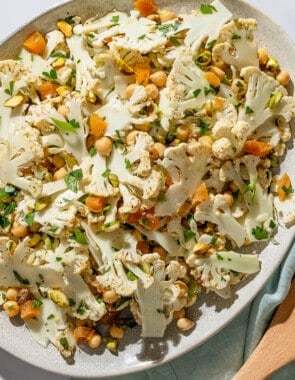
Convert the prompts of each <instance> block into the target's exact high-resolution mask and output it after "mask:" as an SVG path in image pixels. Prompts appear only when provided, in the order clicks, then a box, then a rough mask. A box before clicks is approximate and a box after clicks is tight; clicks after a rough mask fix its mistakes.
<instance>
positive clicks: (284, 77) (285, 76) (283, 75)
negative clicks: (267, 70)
mask: <svg viewBox="0 0 295 380" xmlns="http://www.w3.org/2000/svg"><path fill="white" fill-rule="evenodd" d="M290 79H291V77H290V74H289V73H288V71H284V70H282V71H280V72H279V73H278V75H277V81H278V82H279V83H280V84H281V85H282V86H287V85H288V83H289V82H290Z"/></svg>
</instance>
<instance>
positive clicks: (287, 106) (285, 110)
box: [239, 67, 295, 133]
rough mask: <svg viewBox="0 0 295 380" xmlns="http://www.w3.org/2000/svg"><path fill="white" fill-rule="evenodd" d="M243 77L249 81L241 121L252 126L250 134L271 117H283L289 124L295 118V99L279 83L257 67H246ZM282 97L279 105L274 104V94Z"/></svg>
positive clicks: (240, 110)
mask: <svg viewBox="0 0 295 380" xmlns="http://www.w3.org/2000/svg"><path fill="white" fill-rule="evenodd" d="M241 76H242V77H243V78H244V79H245V80H246V81H247V83H248V89H247V93H246V99H245V106H244V107H240V109H239V120H245V121H248V122H249V124H251V130H250V133H252V132H254V130H255V129H256V128H257V127H259V126H260V125H262V124H263V123H264V122H265V121H267V120H268V119H270V118H271V117H276V116H282V117H283V118H284V119H285V121H286V122H289V121H290V120H291V118H292V117H294V116H295V99H294V97H291V96H288V94H287V90H286V89H285V88H284V87H283V86H281V85H280V84H279V82H278V81H277V80H276V79H274V78H272V77H270V76H269V75H267V74H265V73H264V72H262V71H260V70H259V69H258V68H257V67H244V68H243V69H242V70H241ZM277 93H279V94H280V95H281V97H280V100H279V101H278V102H277V103H274V104H272V102H271V99H272V96H273V95H274V94H277Z"/></svg>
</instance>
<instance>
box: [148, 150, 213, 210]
mask: <svg viewBox="0 0 295 380" xmlns="http://www.w3.org/2000/svg"><path fill="white" fill-rule="evenodd" d="M209 158H210V149H208V147H207V146H206V145H202V144H200V143H198V144H196V146H195V151H194V156H193V157H188V156H187V144H179V145H178V146H176V147H171V148H168V149H166V150H165V155H164V158H163V160H162V161H160V165H162V166H163V167H164V168H165V169H166V170H167V172H168V173H169V174H170V175H171V177H172V181H173V184H172V185H171V186H169V188H168V190H167V191H166V193H165V199H164V201H163V202H161V203H158V204H157V205H156V207H155V214H156V215H159V216H166V215H174V214H176V212H177V210H178V208H179V207H180V206H181V205H182V204H183V203H184V202H185V201H186V199H187V198H188V197H189V196H190V195H191V194H192V193H193V192H194V190H195V189H196V188H197V187H198V185H200V184H201V180H202V178H203V176H204V175H205V174H206V172H207V171H208V168H207V165H208V161H209Z"/></svg>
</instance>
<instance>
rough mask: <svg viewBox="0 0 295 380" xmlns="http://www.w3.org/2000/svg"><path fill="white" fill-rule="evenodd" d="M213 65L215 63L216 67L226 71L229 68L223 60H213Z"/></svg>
mask: <svg viewBox="0 0 295 380" xmlns="http://www.w3.org/2000/svg"><path fill="white" fill-rule="evenodd" d="M213 63H214V66H215V67H218V68H219V69H221V70H223V71H224V70H225V69H226V68H227V64H226V63H225V62H224V60H223V59H222V58H220V57H219V58H215V59H214V60H213Z"/></svg>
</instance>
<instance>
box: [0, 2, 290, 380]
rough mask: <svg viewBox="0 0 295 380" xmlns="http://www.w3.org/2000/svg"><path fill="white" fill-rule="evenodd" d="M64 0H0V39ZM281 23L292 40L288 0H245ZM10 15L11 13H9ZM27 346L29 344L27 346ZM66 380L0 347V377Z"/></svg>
mask: <svg viewBox="0 0 295 380" xmlns="http://www.w3.org/2000/svg"><path fill="white" fill-rule="evenodd" d="M62 2H64V0H42V1H36V0H26V1H20V0H7V1H5V2H4V1H2V2H1V15H0V40H2V39H3V38H4V37H5V36H7V35H8V34H10V33H12V32H13V30H14V29H16V28H17V26H18V25H22V24H23V23H24V22H26V21H28V20H30V19H31V18H32V17H34V16H36V15H38V13H40V12H42V11H45V10H46V9H48V8H50V7H52V6H53V5H55V4H60V3H62ZM246 2H248V3H250V4H252V5H253V6H256V8H258V9H260V10H262V11H263V12H264V13H266V14H268V15H269V16H270V17H271V18H273V19H275V20H276V22H277V23H279V24H281V25H282V26H283V27H284V29H285V30H286V32H287V33H288V34H289V36H290V37H291V39H292V40H293V42H294V43H295V23H294V19H295V6H294V3H293V2H291V1H290V0H279V1H275V0H247V1H246ZM12 15H13V16H12ZM28 349H29V348H28ZM3 379H5V380H23V379H30V380H39V379H42V380H65V379H69V377H64V376H58V375H53V374H50V373H48V372H45V371H43V370H40V369H38V368H35V367H32V366H30V365H28V364H25V363H24V362H22V361H20V360H18V359H16V358H14V357H13V356H11V355H9V354H7V353H6V352H4V351H2V350H1V349H0V380H3Z"/></svg>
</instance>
